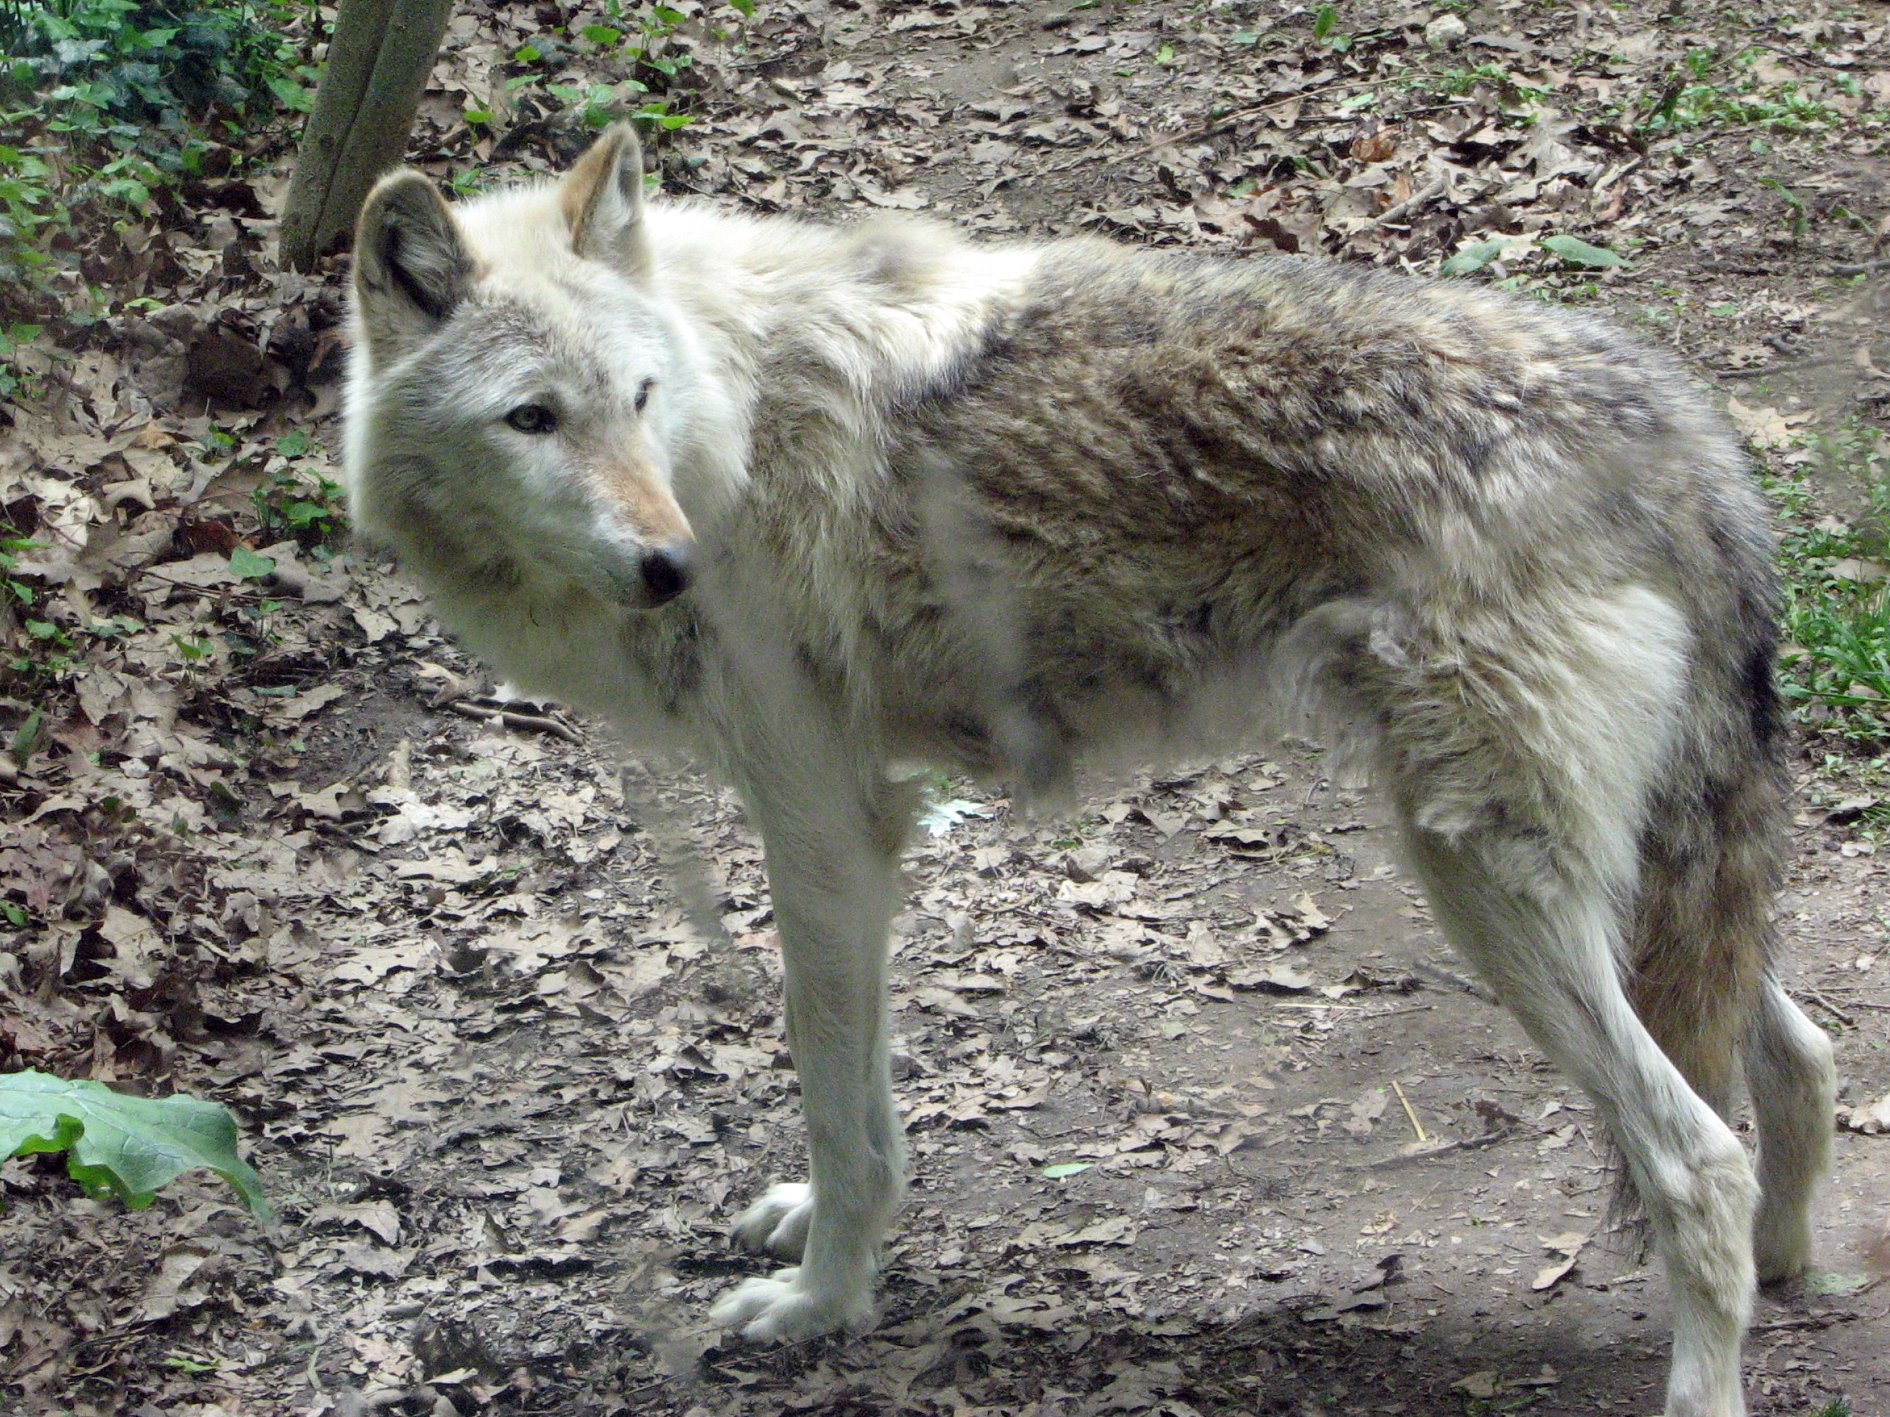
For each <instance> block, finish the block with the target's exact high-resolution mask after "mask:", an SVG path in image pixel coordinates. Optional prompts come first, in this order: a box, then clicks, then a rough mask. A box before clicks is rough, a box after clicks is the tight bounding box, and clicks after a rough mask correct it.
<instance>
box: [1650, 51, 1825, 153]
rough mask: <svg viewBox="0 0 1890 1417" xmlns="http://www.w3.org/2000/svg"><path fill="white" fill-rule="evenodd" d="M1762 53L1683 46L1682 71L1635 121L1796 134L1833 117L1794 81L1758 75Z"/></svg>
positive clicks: (1678, 129) (1679, 129)
mask: <svg viewBox="0 0 1890 1417" xmlns="http://www.w3.org/2000/svg"><path fill="white" fill-rule="evenodd" d="M1763 53H1764V51H1762V50H1760V49H1756V48H1754V49H1744V50H1741V51H1740V52H1739V53H1737V54H1735V55H1733V56H1732V57H1731V58H1730V59H1724V60H1722V58H1721V57H1720V56H1719V55H1718V54H1716V53H1714V52H1713V51H1711V50H1705V49H1693V50H1689V51H1688V52H1687V55H1686V57H1685V59H1684V60H1682V62H1681V70H1682V72H1680V73H1679V74H1676V75H1675V76H1674V77H1673V78H1671V79H1670V80H1669V81H1668V83H1667V86H1666V88H1665V90H1664V91H1663V92H1662V94H1661V96H1660V101H1659V102H1658V103H1657V104H1656V105H1655V107H1654V111H1653V112H1652V113H1651V114H1649V115H1648V116H1647V118H1646V119H1645V120H1643V121H1642V123H1641V124H1640V128H1641V131H1642V132H1645V133H1685V132H1691V131H1693V130H1695V129H1699V128H1709V127H1758V128H1772V129H1777V130H1780V131H1784V132H1800V131H1803V130H1805V129H1809V128H1822V127H1825V126H1827V125H1828V124H1830V123H1832V122H1835V121H1836V118H1837V115H1836V113H1834V112H1833V111H1832V109H1831V108H1830V107H1829V106H1828V105H1826V104H1824V103H1822V102H1820V101H1819V100H1818V99H1817V98H1816V97H1814V96H1813V95H1811V94H1808V93H1806V92H1805V91H1804V89H1803V88H1802V87H1801V86H1800V85H1799V84H1798V82H1797V81H1796V80H1792V79H1785V80H1782V81H1779V82H1775V83H1772V82H1767V81H1765V80H1764V79H1761V78H1760V77H1759V75H1758V73H1757V72H1756V66H1757V65H1758V61H1759V60H1760V58H1762V57H1763ZM1689 80H1691V82H1688V81H1689Z"/></svg>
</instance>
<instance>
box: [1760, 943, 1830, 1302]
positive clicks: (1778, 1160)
mask: <svg viewBox="0 0 1890 1417" xmlns="http://www.w3.org/2000/svg"><path fill="white" fill-rule="evenodd" d="M1744 1057H1745V1065H1746V1082H1747V1085H1748V1086H1749V1087H1750V1089H1751V1092H1752V1110H1753V1112H1754V1114H1755V1117H1756V1120H1757V1123H1758V1131H1759V1214H1758V1220H1757V1223H1756V1224H1755V1226H1754V1228H1753V1237H1752V1247H1753V1257H1754V1259H1755V1260H1756V1261H1757V1264H1758V1272H1759V1282H1760V1283H1761V1284H1772V1283H1777V1282H1778V1281H1780V1280H1786V1279H1794V1278H1796V1277H1797V1276H1799V1275H1801V1274H1803V1273H1804V1272H1805V1269H1806V1267H1807V1266H1808V1265H1809V1264H1810V1263H1811V1197H1812V1192H1813V1190H1814V1189H1815V1188H1816V1186H1817V1183H1818V1179H1819V1177H1821V1176H1822V1175H1823V1174H1824V1173H1825V1172H1826V1171H1827V1170H1828V1169H1829V1168H1830V1165H1831V1109H1832V1104H1833V1099H1834V1097H1835V1094H1836V1091H1837V1075H1836V1072H1835V1070H1834V1068H1833V1065H1832V1059H1831V1040H1830V1038H1828V1037H1827V1036H1826V1035H1825V1032H1824V1030H1823V1029H1821V1028H1819V1027H1818V1026H1817V1025H1816V1024H1815V1023H1813V1022H1812V1021H1811V1020H1810V1019H1808V1018H1806V1017H1805V1015H1804V1011H1803V1010H1801V1009H1800V1008H1799V1007H1798V1006H1797V1005H1796V1004H1794V1003H1793V1002H1792V1001H1791V999H1790V998H1788V997H1787V996H1786V994H1785V991H1784V989H1782V988H1781V987H1780V986H1779V983H1778V981H1777V980H1776V979H1773V978H1771V977H1769V976H1768V977H1767V979H1766V981H1765V985H1764V992H1763V994H1762V996H1761V999H1760V1003H1759V1009H1758V1012H1757V1013H1756V1014H1755V1015H1754V1017H1753V1020H1752V1027H1751V1031H1750V1032H1749V1033H1748V1034H1747V1036H1746V1044H1745V1053H1744Z"/></svg>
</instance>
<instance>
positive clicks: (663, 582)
mask: <svg viewBox="0 0 1890 1417" xmlns="http://www.w3.org/2000/svg"><path fill="white" fill-rule="evenodd" d="M694 560H695V549H694V548H693V547H692V546H690V544H689V543H688V542H686V541H678V542H675V543H673V544H671V545H669V546H657V547H652V548H651V549H650V550H648V551H645V552H644V553H643V564H642V566H641V568H640V570H641V574H642V576H643V589H644V591H645V592H646V593H647V594H648V595H649V597H650V604H651V605H666V604H668V603H669V602H670V601H672V600H674V599H675V598H676V597H677V596H679V595H681V594H682V593H683V592H684V591H685V590H687V589H689V577H690V573H691V569H692V566H691V563H692V562H693V561H694Z"/></svg>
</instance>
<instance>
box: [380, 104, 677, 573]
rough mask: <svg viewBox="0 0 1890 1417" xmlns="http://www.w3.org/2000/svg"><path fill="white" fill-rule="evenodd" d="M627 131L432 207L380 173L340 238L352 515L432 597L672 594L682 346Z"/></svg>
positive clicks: (424, 188)
mask: <svg viewBox="0 0 1890 1417" xmlns="http://www.w3.org/2000/svg"><path fill="white" fill-rule="evenodd" d="M644 215H645V214H644V201H643V168H642V162H641V159H640V155H639V152H638V149H637V141H636V137H635V135H634V134H633V132H632V131H631V129H630V127H629V126H628V125H627V124H620V125H618V126H617V127H615V128H612V129H611V130H610V131H609V132H607V133H605V134H604V136H603V137H602V138H600V139H599V140H598V142H597V143H596V144H595V145H594V146H593V147H592V148H591V149H590V151H589V152H587V153H586V154H585V155H584V156H583V157H582V158H581V159H580V160H579V161H578V163H577V164H576V165H575V166H574V167H573V168H572V169H571V171H570V172H569V173H567V174H566V175H565V176H564V177H563V178H562V179H560V180H559V181H557V182H555V183H551V184H541V185H538V186H535V187H526V188H521V189H518V190H516V191H512V192H505V193H499V194H496V195H493V196H488V197H481V198H478V199H476V200H474V201H471V202H468V203H464V204H460V205H457V206H451V207H449V206H448V205H447V203H446V202H445V201H444V200H443V199H442V198H441V196H440V194H439V191H438V190H437V189H436V188H435V187H434V185H433V184H432V182H431V181H429V180H428V179H427V178H426V177H424V176H423V175H421V174H420V173H418V172H413V171H402V172H397V173H394V174H392V175H390V176H388V177H385V178H383V179H382V180H381V182H380V183H379V184H378V185H377V186H376V187H375V188H374V190H373V191H372V192H371V193H370V194H369V196H368V199H367V203H366V205H365V207H364V208H363V209H362V212H361V219H360V223H359V226H358V227H357V230H356V235H355V248H354V250H355V258H354V262H355V263H354V341H355V347H354V352H353V366H352V368H351V370H350V379H349V393H348V409H347V413H348V420H347V422H348V428H347V455H346V459H345V461H346V477H347V482H348V492H349V501H350V506H351V510H352V512H353V514H354V517H355V520H356V522H357V524H358V525H360V526H361V527H362V529H363V530H364V531H366V532H367V533H368V534H369V535H370V536H371V537H373V538H375V539H376V540H379V541H382V542H385V543H387V544H388V545H389V546H391V547H392V548H393V549H394V551H395V552H396V553H398V554H399V555H400V557H401V559H402V560H403V562H405V563H406V564H408V565H409V566H410V567H411V568H412V569H413V570H414V571H415V572H416V573H417V574H419V575H420V576H421V577H422V578H423V579H424V580H426V581H427V582H428V583H429V586H430V588H431V589H433V590H434V591H435V592H436V593H440V594H443V595H450V594H451V593H452V592H454V591H456V590H457V591H465V590H472V589H481V588H483V589H488V590H497V591H518V592H525V593H534V594H536V595H538V596H541V597H551V598H556V597H562V596H568V595H570V594H572V593H574V592H575V593H581V594H585V595H588V596H591V597H595V598H597V599H599V600H602V601H605V602H607V603H610V604H614V605H618V606H623V607H628V608H632V609H649V608H652V607H655V606H658V605H661V604H663V603H664V602H666V601H668V600H671V599H673V598H675V597H676V596H677V595H679V594H681V593H682V592H683V591H684V590H685V589H686V588H687V586H688V584H689V579H690V571H691V558H692V550H693V547H694V535H693V533H692V531H691V529H690V525H689V519H688V518H687V517H686V516H685V515H684V513H683V510H682V507H681V506H680V505H679V504H678V501H677V498H676V496H675V493H674V491H673V489H672V474H673V471H674V468H673V460H674V457H675V454H676V449H677V448H678V446H679V444H681V443H684V442H686V441H687V437H688V421H689V419H690V417H691V414H690V393H691V387H692V385H693V384H694V382H695V373H694V364H695V362H696V361H695V356H694V354H693V345H692V344H691V342H690V341H689V339H688V337H687V334H686V331H684V330H683V329H682V328H681V326H680V322H679V321H678V319H677V317H676V315H675V313H674V311H673V310H672V309H671V308H670V307H669V306H668V305H667V304H666V303H665V302H664V301H662V300H661V299H659V298H658V296H657V295H656V293H655V292H654V291H653V290H652V289H651V288H650V284H651V256H650V248H649V241H648V235H647V232H646V230H645V223H644Z"/></svg>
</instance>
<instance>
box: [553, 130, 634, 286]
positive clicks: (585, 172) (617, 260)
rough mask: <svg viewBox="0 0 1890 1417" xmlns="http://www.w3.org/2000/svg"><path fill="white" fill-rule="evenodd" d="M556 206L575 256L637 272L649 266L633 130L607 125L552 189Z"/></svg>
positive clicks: (626, 271)
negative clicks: (561, 214) (555, 191)
mask: <svg viewBox="0 0 1890 1417" xmlns="http://www.w3.org/2000/svg"><path fill="white" fill-rule="evenodd" d="M558 205H559V206H561V207H562V208H563V209H564V219H565V221H566V222H567V223H568V224H569V225H570V228H571V244H572V245H573V246H574V247H576V249H577V253H578V255H580V256H585V257H588V258H589V259H591V260H593V261H602V262H604V263H605V264H606V265H610V266H614V267H615V268H616V269H618V270H619V271H622V272H623V273H624V274H625V275H629V276H641V275H644V274H646V273H647V272H648V271H649V268H650V248H649V240H648V233H647V232H645V230H644V228H643V150H642V148H640V147H639V146H638V145H637V134H636V129H634V128H632V127H631V126H630V125H629V124H628V123H613V124H612V125H611V126H610V128H609V129H607V130H606V131H605V133H604V135H603V137H601V138H599V139H598V140H597V141H596V142H594V143H592V144H591V146H590V150H589V151H588V152H586V153H585V154H584V156H583V157H581V158H579V159H578V160H577V164H576V166H574V167H573V168H572V169H571V170H570V171H569V172H567V173H566V174H565V175H564V181H563V182H562V183H560V184H559V187H558Z"/></svg>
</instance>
